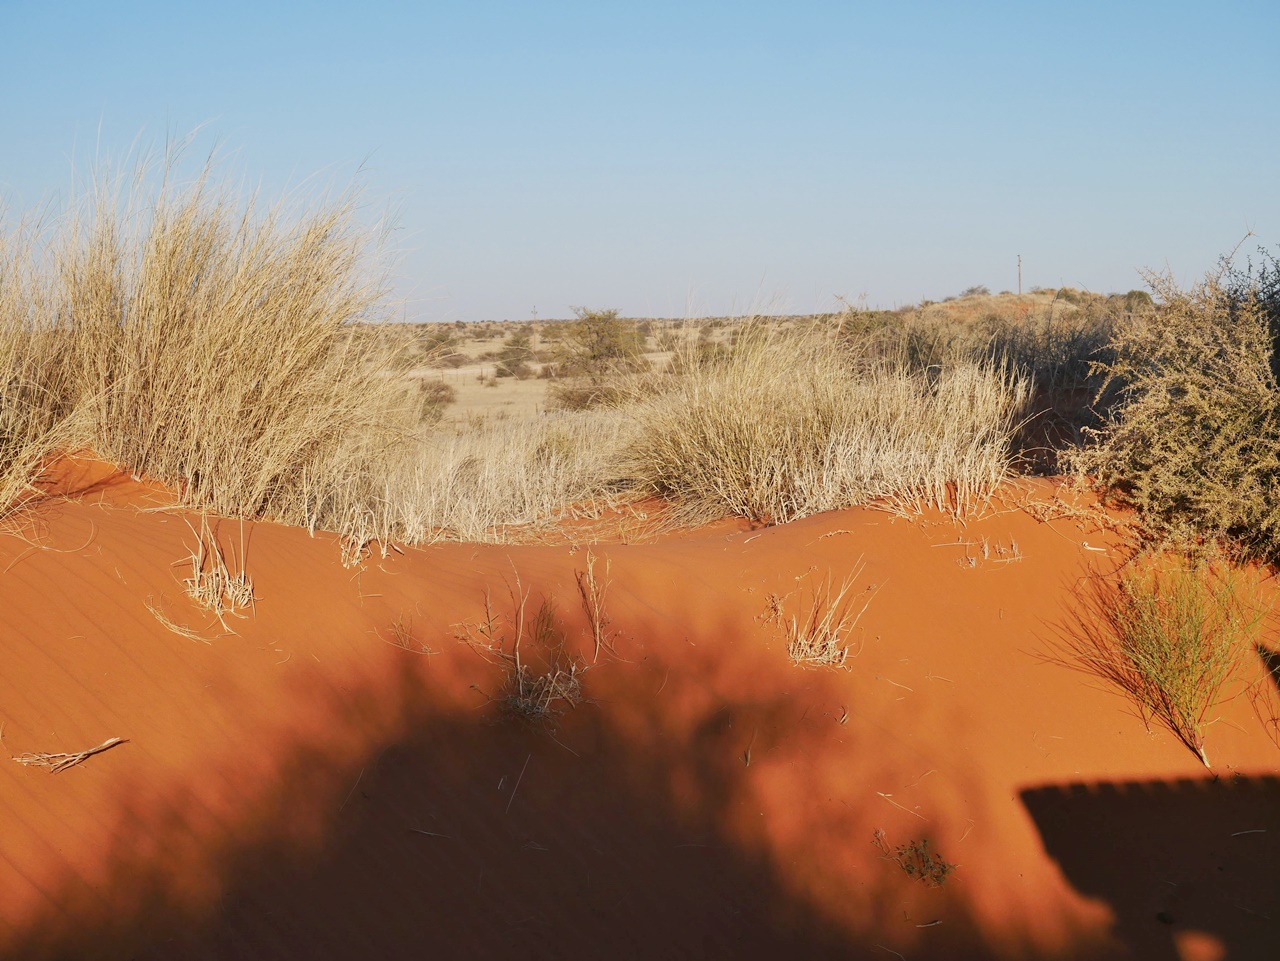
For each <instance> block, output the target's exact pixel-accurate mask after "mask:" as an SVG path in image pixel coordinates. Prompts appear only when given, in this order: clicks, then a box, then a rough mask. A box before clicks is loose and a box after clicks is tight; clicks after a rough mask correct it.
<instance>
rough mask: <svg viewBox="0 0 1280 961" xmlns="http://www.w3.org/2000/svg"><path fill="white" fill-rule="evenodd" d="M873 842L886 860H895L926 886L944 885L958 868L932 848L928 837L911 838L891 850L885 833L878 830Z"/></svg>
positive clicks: (904, 870) (937, 886)
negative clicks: (917, 839) (918, 839)
mask: <svg viewBox="0 0 1280 961" xmlns="http://www.w3.org/2000/svg"><path fill="white" fill-rule="evenodd" d="M871 843H872V844H874V845H875V846H876V847H877V848H878V849H879V851H880V854H881V856H882V857H883V858H884V859H885V860H887V861H893V862H894V863H895V864H897V865H898V867H900V868H902V870H903V872H904V873H905V874H906V875H907V877H909V878H911V879H913V880H916V881H920V882H921V883H923V884H924V885H925V886H926V887H930V888H940V887H942V886H943V885H944V884H946V883H947V878H949V877H950V876H951V873H952V872H953V871H955V869H956V866H955V865H954V864H952V863H951V862H949V861H947V860H945V859H944V858H943V857H942V855H940V854H938V853H937V852H936V851H932V850H930V848H929V839H928V838H924V839H923V840H920V841H916V840H911V841H908V842H907V843H906V844H900V845H898V847H897V848H896V849H894V850H890V848H889V841H888V839H887V838H886V837H885V833H884V832H883V831H876V832H875V834H873V835H872V837H871Z"/></svg>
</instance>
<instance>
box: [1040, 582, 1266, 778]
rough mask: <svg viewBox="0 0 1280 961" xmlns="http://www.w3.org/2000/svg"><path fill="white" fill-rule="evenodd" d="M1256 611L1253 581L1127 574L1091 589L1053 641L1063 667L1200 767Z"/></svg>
mask: <svg viewBox="0 0 1280 961" xmlns="http://www.w3.org/2000/svg"><path fill="white" fill-rule="evenodd" d="M1263 613H1264V609H1263V606H1262V602H1261V600H1260V598H1259V591H1258V584H1257V580H1256V577H1255V576H1254V575H1251V574H1247V573H1243V572H1241V571H1238V570H1235V569H1233V568H1230V567H1222V566H1219V567H1216V568H1215V567H1212V566H1210V565H1208V564H1206V563H1204V562H1195V563H1192V564H1190V565H1189V566H1181V567H1173V568H1170V569H1162V568H1161V566H1160V564H1159V561H1158V559H1153V558H1150V557H1148V558H1145V559H1142V560H1139V561H1137V562H1135V563H1134V564H1132V565H1130V566H1127V567H1126V568H1125V569H1124V571H1123V573H1122V574H1121V576H1120V578H1119V580H1118V582H1111V581H1104V580H1101V579H1099V580H1095V581H1092V582H1090V587H1089V588H1088V589H1087V592H1086V593H1085V594H1084V595H1082V596H1081V598H1080V606H1079V608H1078V609H1077V610H1076V611H1075V612H1074V615H1073V618H1072V622H1071V623H1070V625H1069V626H1068V627H1067V629H1066V630H1065V631H1064V632H1063V634H1062V644H1063V647H1064V648H1065V650H1064V651H1063V653H1065V654H1067V655H1069V657H1070V659H1071V663H1072V666H1075V667H1078V668H1080V669H1082V670H1084V671H1086V672H1088V673H1090V674H1093V675H1095V676H1097V677H1100V678H1102V679H1104V680H1106V681H1109V682H1110V683H1112V684H1114V685H1115V686H1116V687H1118V688H1120V690H1121V691H1122V692H1123V693H1124V694H1125V695H1126V696H1128V697H1129V698H1130V699H1131V700H1132V701H1133V703H1134V704H1135V705H1136V706H1137V707H1138V709H1139V711H1141V713H1142V717H1143V720H1144V721H1146V722H1147V723H1148V724H1149V723H1150V721H1151V720H1152V719H1155V720H1157V721H1159V722H1160V723H1161V724H1163V725H1164V726H1165V727H1167V728H1168V729H1169V730H1170V731H1172V732H1173V734H1174V735H1176V736H1177V737H1178V738H1179V740H1181V741H1182V742H1183V743H1184V744H1186V745H1187V747H1189V748H1190V749H1191V750H1192V751H1194V752H1195V753H1196V756H1197V757H1199V758H1200V760H1201V761H1202V762H1203V763H1204V765H1205V766H1206V767H1208V766H1209V758H1208V754H1207V753H1206V751H1205V744H1204V723H1205V718H1206V717H1207V716H1208V713H1209V711H1210V710H1211V709H1212V708H1213V707H1214V705H1216V704H1218V703H1220V701H1221V700H1222V699H1223V696H1224V692H1225V691H1226V689H1227V688H1228V686H1229V685H1230V682H1231V681H1232V679H1233V676H1234V675H1235V673H1236V670H1237V668H1238V667H1239V665H1240V663H1241V661H1242V660H1243V659H1244V658H1245V657H1246V656H1248V655H1250V654H1251V653H1252V651H1253V646H1252V644H1253V641H1254V639H1255V638H1256V637H1257V634H1258V631H1259V629H1260V626H1261V621H1262V616H1263Z"/></svg>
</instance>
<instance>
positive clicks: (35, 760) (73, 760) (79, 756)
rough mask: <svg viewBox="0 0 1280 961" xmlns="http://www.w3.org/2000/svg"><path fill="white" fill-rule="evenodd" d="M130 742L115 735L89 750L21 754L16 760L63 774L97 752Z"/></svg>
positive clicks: (53, 772) (27, 765)
mask: <svg viewBox="0 0 1280 961" xmlns="http://www.w3.org/2000/svg"><path fill="white" fill-rule="evenodd" d="M128 743H129V741H128V739H127V738H123V737H113V738H108V739H107V740H105V741H103V742H102V743H101V744H99V745H98V746H97V747H91V748H89V749H88V750H87V751H77V752H76V753H75V754H19V755H18V756H17V757H15V758H14V760H15V761H17V762H18V763H19V764H21V765H23V766H24V767H47V768H48V769H49V773H50V774H61V773H62V772H63V771H65V770H66V769H67V768H71V767H75V766H76V765H77V764H83V763H84V762H85V761H87V760H89V758H91V757H93V756H94V755H95V754H101V753H102V752H103V751H109V750H111V749H112V748H113V747H115V746H116V745H117V744H128Z"/></svg>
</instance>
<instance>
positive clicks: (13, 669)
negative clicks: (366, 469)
mask: <svg viewBox="0 0 1280 961" xmlns="http://www.w3.org/2000/svg"><path fill="white" fill-rule="evenodd" d="M72 466H73V468H74V469H73V470H69V471H64V474H63V476H62V478H61V481H60V486H61V489H62V490H63V491H64V492H65V491H72V492H74V493H75V495H76V496H74V497H71V498H70V499H62V498H57V499H50V500H47V501H44V502H42V503H41V504H39V505H37V506H35V507H34V508H32V509H31V510H30V511H29V512H28V513H26V514H25V515H23V516H22V517H21V518H20V519H19V520H20V521H21V522H22V524H21V531H22V537H19V536H17V535H9V536H4V537H0V572H3V576H0V605H2V606H3V607H2V609H3V611H4V617H3V629H2V633H0V723H3V747H4V749H5V751H6V752H8V754H9V755H13V756H18V755H22V754H26V753H31V752H45V753H57V752H74V751H79V750H83V749H86V748H90V747H93V746H94V745H98V744H101V743H102V742H104V741H106V740H107V739H108V738H112V737H120V738H126V739H127V743H125V744H121V745H119V746H117V747H114V748H112V749H110V750H108V751H104V752H103V753H101V754H97V755H95V756H93V757H91V758H89V759H88V760H87V761H85V762H84V763H82V764H80V765H78V766H76V767H73V768H71V769H69V770H66V771H64V772H62V773H58V774H52V773H50V772H49V771H48V770H45V769H42V768H38V767H26V766H22V765H20V764H17V763H13V762H12V761H10V760H8V758H7V757H4V756H0V761H2V763H0V817H2V818H3V824H4V829H3V832H2V833H0V954H2V955H3V957H6V958H23V959H26V958H32V959H38V958H126V957H127V958H184V957H195V958H255V959H256V958H359V957H367V958H420V957H443V958H467V957H472V958H488V957H498V956H506V957H536V958H597V957H637V958H650V957H670V958H685V957H709V958H739V957H743V958H747V957H761V958H764V957H782V956H785V957H843V958H847V957H867V958H885V959H888V958H894V957H904V958H912V959H916V958H939V959H941V958H969V957H973V958H988V957H994V958H1094V957H1099V958H1101V957H1137V958H1202V959H1214V958H1227V957H1229V958H1267V957H1273V956H1276V955H1275V954H1274V953H1273V952H1275V949H1276V946H1277V944H1280V936H1278V934H1277V932H1280V927H1277V925H1278V923H1280V885H1278V884H1277V881H1276V874H1275V869H1274V865H1275V864H1276V863H1277V860H1278V857H1280V844H1278V843H1277V842H1278V841H1280V778H1278V775H1280V749H1277V745H1276V744H1275V743H1274V742H1273V741H1272V739H1271V738H1270V737H1269V736H1268V734H1267V732H1266V730H1265V729H1264V727H1263V725H1262V724H1261V723H1260V722H1259V719H1258V718H1257V717H1256V716H1255V713H1254V711H1253V710H1252V709H1251V707H1250V703H1249V701H1248V700H1247V699H1246V698H1243V697H1241V698H1237V699H1236V700H1234V701H1232V702H1231V703H1229V704H1228V705H1226V706H1225V708H1224V709H1223V710H1222V713H1221V717H1220V718H1219V719H1218V720H1217V721H1216V722H1215V723H1214V724H1213V725H1212V726H1211V727H1210V729H1209V734H1208V749H1209V755H1210V757H1211V759H1212V760H1213V761H1214V763H1215V770H1214V772H1213V773H1212V774H1210V773H1209V772H1207V771H1206V770H1205V769H1204V767H1203V766H1202V765H1201V764H1200V762H1199V761H1198V760H1197V758H1196V757H1195V756H1194V755H1193V754H1192V753H1191V751H1189V750H1188V749H1187V748H1186V747H1185V746H1183V745H1182V744H1181V743H1179V742H1178V741H1177V740H1176V739H1175V738H1174V737H1173V736H1172V735H1171V734H1169V733H1168V732H1167V731H1164V730H1162V729H1159V728H1153V730H1152V731H1151V732H1148V730H1147V729H1146V728H1145V727H1144V725H1143V723H1142V722H1141V721H1140V720H1139V719H1138V718H1137V717H1136V716H1134V714H1133V712H1132V710H1131V709H1130V708H1129V706H1128V704H1127V702H1126V701H1125V700H1124V699H1122V698H1121V697H1120V696H1118V695H1117V694H1115V693H1114V692H1112V691H1110V690H1108V689H1106V688H1105V687H1104V686H1103V685H1102V684H1101V682H1098V681H1095V680H1093V679H1091V678H1090V677H1088V676H1087V675H1084V674H1081V673H1079V672H1077V671H1073V670H1070V669H1068V668H1066V667H1063V666H1061V665H1060V664H1055V663H1051V662H1048V661H1046V660H1045V658H1044V657H1043V656H1042V655H1043V652H1044V651H1045V650H1046V647H1047V645H1048V643H1049V642H1050V640H1051V638H1052V637H1053V636H1054V632H1055V630H1056V629H1057V626H1058V625H1060V624H1061V623H1062V621H1063V616H1064V611H1065V610H1066V609H1067V607H1068V606H1069V604H1070V600H1071V596H1072V591H1073V589H1074V587H1075V585H1076V584H1077V582H1078V580H1079V578H1081V577H1083V576H1086V574H1087V572H1088V571H1090V570H1102V571H1107V570H1114V568H1115V567H1116V566H1117V565H1118V564H1119V563H1121V562H1122V560H1123V555H1122V552H1121V541H1120V538H1119V536H1118V535H1116V534H1114V533H1109V532H1107V531H1106V530H1102V529H1100V528H1099V527H1098V526H1097V525H1096V524H1091V523H1087V522H1083V521H1081V520H1080V519H1078V518H1071V517H1067V518H1062V519H1058V520H1053V521H1048V522H1043V521H1040V520H1036V519H1035V518H1034V517H1033V516H1032V515H1031V514H1030V513H1028V512H1026V511H1024V510H1021V509H1017V508H1015V507H1012V506H1011V507H1010V508H1009V509H1007V510H1004V511H1001V512H996V513H993V514H992V515H991V516H989V517H987V518H985V519H983V520H981V521H975V522H971V523H970V524H968V525H967V526H965V527H957V526H955V525H954V524H952V523H951V522H949V521H946V520H943V519H941V518H937V517H927V518H919V519H914V520H909V519H903V518H896V517H893V516H890V515H889V514H886V513H883V512H879V511H875V510H865V509H859V510H848V511H842V512H838V513H832V514H827V515H823V516H820V517H815V518H811V519H809V520H806V521H801V522H798V523H794V524H790V525H787V526H783V527H776V528H768V529H763V530H757V531H745V530H735V529H733V528H718V529H715V530H712V531H708V532H703V533H702V534H700V535H684V536H681V537H672V538H666V539H662V540H659V541H656V542H652V543H644V544H640V543H636V544H625V543H616V544H610V545H607V546H596V547H595V548H593V550H594V552H595V554H596V555H597V556H598V557H599V559H600V560H599V561H598V563H597V573H603V571H602V565H603V563H604V561H605V560H606V559H607V561H608V562H609V563H610V564H611V570H610V574H609V577H610V587H609V591H608V595H607V604H608V613H609V616H610V617H611V619H612V627H613V628H614V629H616V630H617V631H618V632H619V634H618V636H617V638H616V639H615V642H614V653H612V654H610V653H608V652H604V653H602V654H601V656H600V658H599V660H598V661H597V662H596V663H593V664H589V669H588V670H587V671H586V673H585V674H584V675H582V686H583V692H584V694H585V696H586V697H587V698H588V700H587V701H586V702H585V703H582V704H580V705H579V706H578V707H577V708H576V709H572V710H567V711H566V712H565V713H564V714H563V715H562V716H560V717H558V718H556V719H555V720H554V722H546V723H536V724H534V723H529V722H526V721H523V720H520V719H515V718H509V717H503V716H502V713H501V711H500V710H499V708H498V705H497V704H496V703H495V702H494V701H493V697H494V696H495V695H496V694H497V692H498V691H499V689H500V687H501V684H502V668H501V667H500V666H499V665H496V664H493V663H490V662H489V661H487V660H486V659H485V658H483V657H481V656H480V655H479V654H478V653H477V652H476V651H475V650H473V649H472V648H471V647H468V646H467V645H466V644H464V643H462V642H460V641H458V640H457V639H456V637H455V634H456V633H457V629H456V625H458V624H459V623H460V622H464V621H475V620H476V619H477V618H479V617H480V616H481V614H482V611H483V605H484V596H485V592H486V590H491V591H492V598H493V602H494V605H495V607H496V608H497V609H498V610H499V611H500V612H501V611H504V610H506V609H508V608H509V607H510V604H509V598H508V594H507V587H508V586H509V585H511V584H513V583H514V579H515V577H516V576H517V575H518V577H519V581H520V583H521V584H522V585H523V586H524V587H525V588H527V589H528V590H529V591H530V592H531V598H532V599H531V603H530V608H531V610H532V608H534V607H536V606H537V605H538V603H539V602H540V601H541V599H543V598H547V599H552V600H553V601H554V603H555V605H556V617H557V621H558V624H559V625H560V627H561V628H562V629H563V630H564V631H565V633H566V634H567V636H568V638H569V643H570V646H571V647H572V648H573V649H574V650H576V651H578V652H580V653H582V654H583V655H584V656H585V657H586V658H587V660H588V662H589V661H590V660H591V655H592V644H591V642H590V640H589V639H588V637H587V621H586V617H585V615H584V614H583V611H582V609H581V606H580V604H579V602H578V597H577V588H576V585H575V571H581V570H583V569H584V568H585V563H586V562H585V559H586V550H585V548H579V547H575V546H573V545H564V546H545V547H544V546H538V547H498V546H475V545H447V546H439V547H432V548H426V549H407V550H406V551H405V552H404V553H403V554H392V555H391V556H390V557H389V558H388V559H386V560H383V561H379V560H377V559H372V560H369V561H368V563H366V565H365V566H364V567H363V568H361V569H358V570H356V569H346V568H343V567H342V566H341V564H340V563H339V558H340V551H339V548H338V545H337V543H336V542H335V541H334V539H333V538H331V537H328V536H325V535H321V536H318V537H316V538H314V539H313V538H311V537H309V536H308V535H307V534H306V533H305V532H304V531H299V530H295V529H290V528H285V527H280V526H276V525H271V524H265V523H259V524H252V525H248V524H246V525H244V528H243V537H244V540H245V543H246V553H247V568H248V571H249V573H250V574H251V575H252V577H253V580H254V584H255V588H256V593H257V597H258V601H257V605H256V612H255V613H254V614H252V615H251V616H248V617H246V618H243V619H235V618H228V619H227V624H228V625H229V626H230V627H231V628H233V629H234V631H235V633H234V634H228V633H225V632H223V631H222V628H221V627H220V626H219V625H218V623H217V621H216V620H215V619H213V617H212V615H210V614H208V613H206V612H204V611H202V610H201V609H199V608H198V607H196V606H195V605H194V604H193V603H192V602H191V601H190V600H189V599H188V598H187V597H186V596H185V594H184V592H183V586H182V579H183V578H184V577H186V576H188V575H189V573H190V564H189V560H188V558H189V554H190V551H191V548H192V547H193V546H194V543H195V537H194V534H193V530H192V527H190V526H188V523H187V522H186V521H187V520H188V519H189V517H188V515H186V514H183V513H181V512H175V511H172V510H156V509H154V508H156V507H164V506H165V505H166V504H168V503H169V502H168V499H167V498H166V496H165V495H164V493H163V491H162V490H160V489H159V488H158V487H155V486H154V485H147V484H145V483H143V482H137V481H134V480H132V479H130V478H128V477H121V476H119V475H113V474H112V473H111V472H110V471H107V470H104V469H96V470H94V469H92V468H91V466H90V465H84V464H81V465H79V466H78V467H77V466H75V465H72ZM1020 490H1021V494H1019V495H1018V496H1019V497H1025V498H1027V499H1029V500H1030V501H1032V502H1035V503H1038V504H1044V503H1047V502H1048V501H1049V500H1050V499H1051V498H1052V497H1053V488H1052V486H1051V485H1049V484H1048V483H1047V482H1026V483H1025V484H1024V485H1023V487H1022V488H1021V489H1020ZM149 508H152V509H149ZM1035 513H1037V514H1039V515H1040V516H1044V512H1043V510H1037V511H1036V512H1035ZM192 523H193V524H195V526H196V527H198V526H199V522H198V520H192ZM218 536H219V537H220V539H221V542H222V543H223V544H224V545H225V546H226V547H227V549H228V550H229V552H231V553H234V554H235V556H237V557H238V556H239V553H240V549H241V548H240V545H241V537H242V533H241V526H240V525H239V524H238V523H236V522H229V521H224V522H222V523H221V524H220V525H219V530H218ZM984 539H985V540H986V543H987V545H988V547H989V551H988V553H989V555H990V556H985V557H984V556H983V552H982V546H981V545H982V542H983V540H984ZM962 542H964V543H962ZM1014 542H1016V544H1017V549H1018V552H1019V555H1020V556H1019V557H1015V556H1014V555H1013V554H1012V553H1006V554H1004V555H1001V554H999V553H998V552H997V551H996V548H997V547H999V548H1004V549H1006V550H1007V549H1010V548H1011V547H1012V544H1013V543H1014ZM859 558H862V559H863V561H864V563H865V567H864V568H863V570H862V573H861V574H860V576H859V580H858V584H857V589H858V590H863V589H868V588H871V587H872V585H874V588H875V593H874V597H873V598H872V600H871V603H870V606H869V607H868V609H867V611H866V613H865V614H864V616H863V617H862V620H861V622H860V625H859V627H858V629H857V631H856V638H857V651H858V653H857V656H856V657H855V658H853V659H852V660H851V661H850V662H849V669H848V670H825V671H810V670H803V669H800V668H797V667H795V666H793V665H792V664H791V663H790V662H789V660H788V658H787V656H786V652H785V650H784V644H783V641H782V640H781V638H780V636H779V634H778V631H777V628H776V627H775V626H774V625H773V624H771V623H770V622H769V620H768V618H767V616H766V612H767V611H768V608H769V595H770V594H771V593H776V594H779V595H787V594H788V593H789V592H796V591H797V590H798V591H799V592H800V593H798V594H791V596H790V597H788V598H787V599H786V600H785V601H784V604H785V605H786V606H787V609H788V610H795V609H796V604H797V601H798V599H799V598H800V597H802V596H803V595H804V593H805V592H807V591H808V590H810V589H811V588H812V586H813V585H814V584H815V583H817V579H819V578H821V579H825V578H826V577H827V575H828V573H830V574H831V576H832V577H833V578H834V579H835V581H836V582H837V583H838V582H839V581H840V579H841V578H843V577H844V576H845V575H846V574H848V573H849V572H850V571H852V570H854V569H855V568H856V566H857V562H858V560H859ZM148 602H150V603H151V604H152V606H154V607H157V608H158V609H160V610H162V611H163V612H165V613H166V614H167V616H168V617H170V618H171V619H172V620H173V621H175V622H177V623H179V624H182V625H186V626H189V627H191V628H194V629H197V630H198V631H199V632H200V633H202V634H203V635H204V636H205V637H207V638H208V641H209V643H207V644H206V643H201V642H200V641H194V640H191V639H189V638H185V637H182V636H179V635H178V634H175V633H173V632H171V631H169V630H167V629H166V628H165V627H164V626H162V625H161V623H160V622H159V621H158V620H157V619H156V617H154V616H153V615H152V613H151V612H150V611H149V610H148V607H147V604H148ZM397 623H398V624H399V625H400V627H401V628H411V631H412V635H413V638H414V640H415V641H416V642H420V643H422V644H425V645H427V646H429V647H430V648H431V649H432V650H433V651H435V652H436V653H434V654H431V655H423V654H413V653H409V652H407V651H405V650H403V649H402V648H400V647H398V646H397V645H396V644H394V643H392V641H393V640H394V637H395V631H394V625H396V624H397ZM1269 635H1270V632H1269ZM523 653H524V654H525V656H526V657H530V658H533V657H535V655H536V652H534V651H532V650H530V645H528V644H526V645H525V647H524V649H523ZM1249 670H1250V671H1251V672H1254V674H1255V675H1256V677H1255V679H1256V680H1258V681H1259V682H1260V683H1261V684H1262V685H1267V684H1270V683H1271V681H1270V680H1269V679H1267V678H1266V677H1265V670H1264V666H1263V664H1262V663H1261V662H1260V661H1256V662H1254V661H1251V662H1250V664H1249ZM1263 689H1265V688H1263ZM1268 693H1269V694H1274V690H1270V691H1268ZM877 831H882V832H884V835H885V837H886V838H887V841H888V843H889V844H890V845H895V846H896V845H898V844H904V843H907V842H909V841H912V840H924V839H928V840H929V842H930V844H931V845H932V847H933V848H934V849H935V850H937V851H938V852H940V854H941V855H942V856H944V857H945V858H946V859H947V860H948V861H951V862H954V863H955V864H956V865H957V868H956V870H955V872H954V874H953V875H952V876H951V877H950V878H949V879H948V880H947V881H946V883H945V884H944V885H943V886H941V887H935V888H930V887H926V886H925V885H924V884H922V883H920V882H919V881H915V880H912V879H911V878H909V877H907V875H906V874H905V873H904V872H903V871H902V870H901V869H900V868H899V866H898V865H897V864H896V863H894V862H892V861H891V860H887V859H885V858H884V857H883V856H882V854H881V852H880V850H878V849H877V847H876V846H874V845H873V843H872V839H873V836H874V834H875V832H877Z"/></svg>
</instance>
